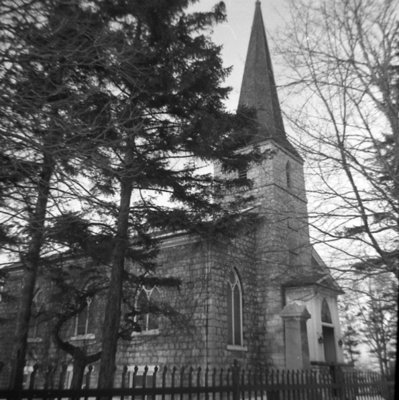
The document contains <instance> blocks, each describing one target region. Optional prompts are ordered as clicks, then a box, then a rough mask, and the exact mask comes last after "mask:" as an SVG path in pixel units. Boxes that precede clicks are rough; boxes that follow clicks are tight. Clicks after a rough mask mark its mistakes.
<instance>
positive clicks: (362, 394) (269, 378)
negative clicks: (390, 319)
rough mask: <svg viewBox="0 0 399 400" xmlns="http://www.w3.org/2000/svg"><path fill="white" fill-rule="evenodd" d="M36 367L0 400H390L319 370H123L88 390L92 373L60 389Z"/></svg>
mask: <svg viewBox="0 0 399 400" xmlns="http://www.w3.org/2000/svg"><path fill="white" fill-rule="evenodd" d="M39 371H40V370H39V368H38V367H35V368H34V370H33V372H32V374H31V376H30V382H28V386H29V388H27V389H24V390H22V391H19V392H15V391H10V390H0V399H48V400H52V399H85V400H86V399H90V400H94V399H99V398H101V399H105V398H108V399H111V398H112V399H117V400H393V398H394V395H393V385H390V384H389V383H388V382H386V381H385V380H384V379H382V377H381V376H380V375H379V374H377V373H373V372H360V371H354V372H343V371H341V370H340V369H339V368H332V369H321V370H296V371H291V370H275V369H267V370H248V369H244V368H240V367H239V365H238V364H237V363H235V364H234V365H233V366H232V367H231V368H227V369H219V370H217V369H216V368H205V369H201V368H195V369H194V368H192V367H191V368H179V369H178V368H175V367H174V368H168V367H163V368H161V369H158V368H157V367H155V368H153V369H152V370H150V369H149V368H147V367H146V368H144V369H142V370H140V369H139V368H138V367H135V368H133V369H130V368H128V367H125V368H124V369H123V371H122V372H121V375H120V379H119V381H120V385H119V387H116V388H112V389H97V388H94V387H91V386H90V385H91V382H93V380H94V378H96V377H95V376H94V375H93V368H92V367H89V368H88V369H87V372H86V375H85V378H84V383H83V388H82V389H79V390H72V389H68V388H65V387H64V386H65V375H66V372H67V371H66V369H65V368H64V369H62V370H61V371H58V376H57V375H56V371H51V369H49V370H47V371H42V380H41V385H40V384H39V379H38V372H39Z"/></svg>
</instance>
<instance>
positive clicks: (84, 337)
mask: <svg viewBox="0 0 399 400" xmlns="http://www.w3.org/2000/svg"><path fill="white" fill-rule="evenodd" d="M95 338H96V335H95V334H94V333H86V335H76V336H72V337H71V338H70V340H93V339H95Z"/></svg>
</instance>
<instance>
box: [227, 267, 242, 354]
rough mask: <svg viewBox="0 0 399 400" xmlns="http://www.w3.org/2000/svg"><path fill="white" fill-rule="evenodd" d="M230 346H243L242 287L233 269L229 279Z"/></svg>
mask: <svg viewBox="0 0 399 400" xmlns="http://www.w3.org/2000/svg"><path fill="white" fill-rule="evenodd" d="M226 286H227V323H228V344H230V345H235V346H242V345H243V329H242V285H241V281H240V278H239V276H238V273H237V271H236V270H235V269H234V268H232V269H231V270H230V272H229V275H228V279H227V284H226Z"/></svg>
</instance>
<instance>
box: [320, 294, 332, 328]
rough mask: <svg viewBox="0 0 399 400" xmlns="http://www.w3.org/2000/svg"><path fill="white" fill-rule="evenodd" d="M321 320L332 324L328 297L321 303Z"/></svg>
mask: <svg viewBox="0 0 399 400" xmlns="http://www.w3.org/2000/svg"><path fill="white" fill-rule="evenodd" d="M321 322H322V323H323V322H324V323H327V324H332V319H331V312H330V307H329V306H328V303H327V300H326V299H323V302H322V303H321Z"/></svg>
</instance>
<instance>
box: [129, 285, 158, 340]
mask: <svg viewBox="0 0 399 400" xmlns="http://www.w3.org/2000/svg"><path fill="white" fill-rule="evenodd" d="M159 300H160V292H159V289H158V288H157V287H156V286H152V287H145V286H143V287H142V288H141V289H140V292H139V294H138V296H137V300H136V307H135V308H136V312H137V315H136V317H135V322H136V323H137V324H138V325H139V326H140V329H141V332H146V331H153V330H157V329H159V325H158V314H159V312H158V307H157V303H159Z"/></svg>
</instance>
